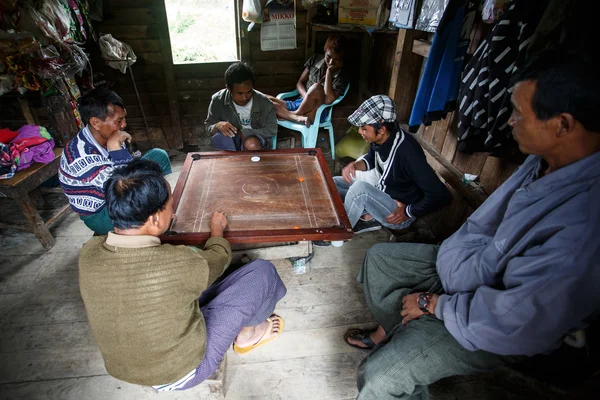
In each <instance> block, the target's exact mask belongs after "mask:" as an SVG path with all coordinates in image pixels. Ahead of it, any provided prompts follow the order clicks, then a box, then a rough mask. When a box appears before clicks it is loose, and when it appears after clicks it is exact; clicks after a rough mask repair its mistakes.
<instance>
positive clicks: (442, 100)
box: [409, 0, 478, 132]
mask: <svg viewBox="0 0 600 400" xmlns="http://www.w3.org/2000/svg"><path fill="white" fill-rule="evenodd" d="M476 4H478V2H474V1H465V0H451V1H450V3H449V4H448V7H446V11H445V12H444V16H443V18H442V20H441V22H440V25H439V26H438V30H437V32H436V34H435V36H434V38H433V42H432V44H431V50H430V51H429V56H428V57H427V61H426V63H425V69H424V71H423V75H422V77H421V82H420V83H419V89H418V91H417V96H416V98H415V102H414V104H413V109H412V112H411V114H410V120H409V126H410V128H409V130H410V131H411V132H416V131H417V130H418V129H419V126H420V125H421V124H425V125H431V123H432V122H433V121H437V120H440V119H442V118H443V117H445V116H446V114H447V113H448V112H450V111H453V110H454V108H455V106H456V96H457V94H458V87H459V83H460V75H461V72H462V70H463V65H464V58H465V55H466V53H467V48H468V47H469V42H470V40H469V37H470V33H471V28H472V26H473V21H474V19H475V12H476V9H477V7H476Z"/></svg>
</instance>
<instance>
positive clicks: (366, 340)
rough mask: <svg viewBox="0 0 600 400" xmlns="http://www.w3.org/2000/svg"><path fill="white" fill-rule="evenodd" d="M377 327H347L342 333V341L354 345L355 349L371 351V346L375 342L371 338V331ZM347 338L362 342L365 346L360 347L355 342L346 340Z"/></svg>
mask: <svg viewBox="0 0 600 400" xmlns="http://www.w3.org/2000/svg"><path fill="white" fill-rule="evenodd" d="M376 330H377V329H357V328H353V329H348V330H347V331H346V333H344V342H346V344H347V345H348V346H350V347H354V348H355V349H358V350H362V351H371V350H373V347H375V346H376V345H375V343H374V342H373V340H372V339H371V333H372V332H375V331H376ZM348 339H354V340H358V341H360V342H362V343H363V344H364V345H365V346H367V347H360V346H357V345H355V344H352V343H350V342H349V341H348Z"/></svg>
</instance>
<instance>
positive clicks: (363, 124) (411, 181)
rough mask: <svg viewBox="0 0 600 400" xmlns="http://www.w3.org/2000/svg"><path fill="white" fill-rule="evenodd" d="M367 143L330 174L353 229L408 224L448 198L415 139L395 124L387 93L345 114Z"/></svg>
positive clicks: (394, 226) (393, 109)
mask: <svg viewBox="0 0 600 400" xmlns="http://www.w3.org/2000/svg"><path fill="white" fill-rule="evenodd" d="M348 121H349V122H350V123H351V124H352V125H355V126H358V127H359V128H358V132H359V133H360V135H361V136H362V137H363V139H364V140H366V141H367V142H369V143H370V144H371V146H370V148H369V152H368V153H367V154H365V155H364V156H361V157H359V159H358V160H356V161H355V162H353V163H351V164H349V165H347V166H346V167H345V168H344V169H343V170H342V176H336V177H334V181H335V185H336V186H337V189H338V191H339V192H340V195H341V196H342V199H343V200H344V206H345V208H346V213H348V218H349V219H350V223H351V224H352V226H353V228H354V232H355V233H362V232H368V231H373V230H377V229H381V225H385V226H386V227H388V228H391V229H403V228H406V227H408V226H409V225H410V224H411V223H412V222H413V221H414V220H415V218H417V217H422V216H424V215H427V214H429V213H431V212H432V211H435V210H436V209H438V208H440V207H441V206H443V205H444V204H445V203H447V202H448V201H449V199H450V194H449V193H448V189H447V188H446V186H445V185H444V184H443V183H442V182H441V181H440V180H439V178H438V177H437V175H436V174H435V172H433V170H432V169H431V167H430V166H429V164H428V163H427V160H426V159H425V154H424V153H423V149H422V148H421V146H420V145H419V143H418V142H417V141H416V140H415V139H414V138H413V137H412V136H411V135H410V134H409V133H407V132H405V131H404V130H402V129H401V128H400V127H399V126H398V124H397V123H396V105H395V104H394V102H393V101H392V99H390V98H389V97H388V96H384V95H376V96H373V97H371V98H369V99H368V100H366V101H365V102H364V103H363V104H361V105H360V107H359V108H358V109H357V110H356V111H355V112H354V113H353V114H352V115H351V116H350V117H348Z"/></svg>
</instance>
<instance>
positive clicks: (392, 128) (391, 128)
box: [369, 121, 396, 134]
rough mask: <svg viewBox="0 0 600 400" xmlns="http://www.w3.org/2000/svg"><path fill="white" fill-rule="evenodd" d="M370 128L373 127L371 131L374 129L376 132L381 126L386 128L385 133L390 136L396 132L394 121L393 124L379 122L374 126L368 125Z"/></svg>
mask: <svg viewBox="0 0 600 400" xmlns="http://www.w3.org/2000/svg"><path fill="white" fill-rule="evenodd" d="M369 125H370V126H372V127H373V129H375V132H377V131H378V130H379V129H381V127H382V126H385V127H386V128H387V131H388V132H389V133H390V134H392V133H394V132H395V131H396V121H394V122H379V123H376V124H369Z"/></svg>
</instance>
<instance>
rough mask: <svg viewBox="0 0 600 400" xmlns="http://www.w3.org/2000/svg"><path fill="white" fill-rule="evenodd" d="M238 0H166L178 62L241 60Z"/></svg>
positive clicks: (171, 36)
mask: <svg viewBox="0 0 600 400" xmlns="http://www.w3.org/2000/svg"><path fill="white" fill-rule="evenodd" d="M235 4H236V0H165V7H166V10H167V19H168V23H169V36H170V38H171V51H172V52H173V63H174V64H186V63H211V62H227V61H236V60H238V59H239V57H238V51H237V35H236V29H235V24H236V21H235V14H236V13H235V8H234V7H235Z"/></svg>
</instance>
